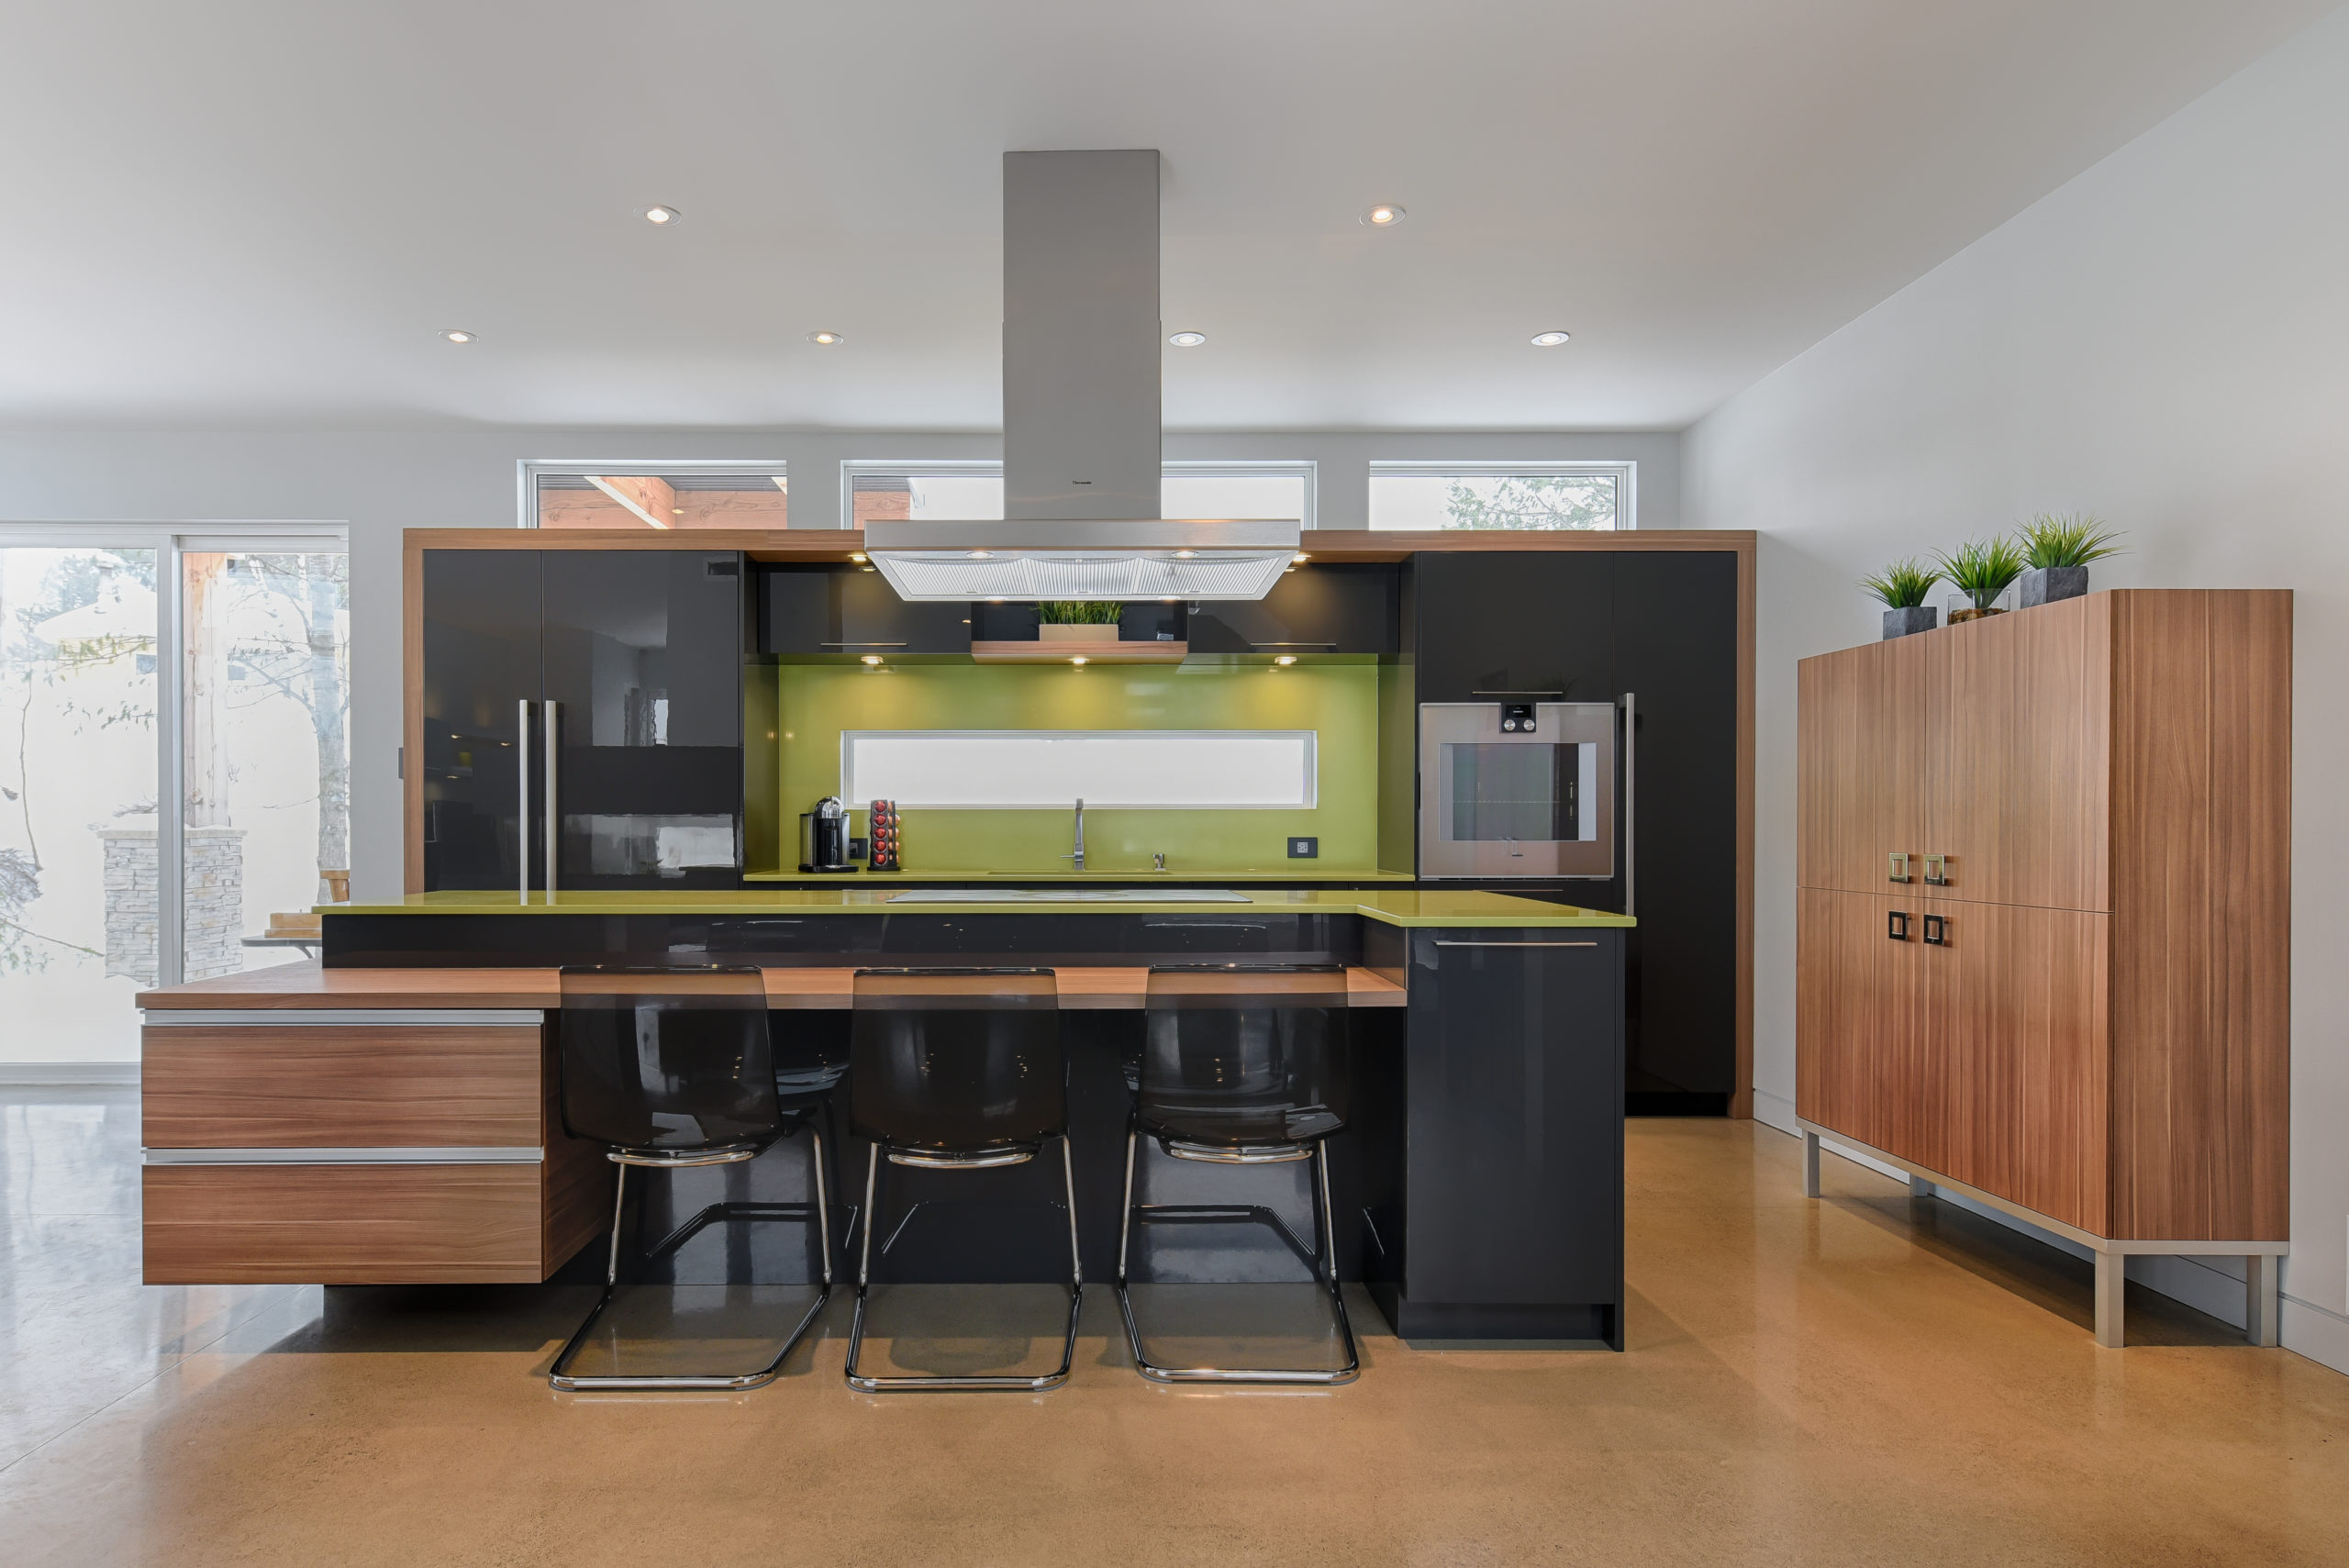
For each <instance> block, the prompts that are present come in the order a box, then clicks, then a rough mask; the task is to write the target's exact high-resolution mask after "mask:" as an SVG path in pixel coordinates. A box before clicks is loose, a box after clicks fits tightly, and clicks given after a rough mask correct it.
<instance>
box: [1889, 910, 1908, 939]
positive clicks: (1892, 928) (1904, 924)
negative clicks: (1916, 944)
mask: <svg viewBox="0 0 2349 1568" xmlns="http://www.w3.org/2000/svg"><path fill="white" fill-rule="evenodd" d="M1884 934H1885V935H1886V936H1887V937H1890V938H1891V939H1892V940H1894V941H1896V942H1905V941H1907V940H1909V911H1908V910H1906V909H1895V910H1894V911H1893V912H1892V913H1891V914H1890V915H1888V916H1887V917H1885V922H1884Z"/></svg>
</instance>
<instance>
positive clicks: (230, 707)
mask: <svg viewBox="0 0 2349 1568" xmlns="http://www.w3.org/2000/svg"><path fill="white" fill-rule="evenodd" d="M159 590H160V591H159ZM349 641H350V573H349V568H348V557H347V556H346V555H345V554H344V552H343V549H342V545H341V541H340V539H337V538H335V537H333V536H331V535H321V534H319V533H318V532H317V531H316V530H311V531H309V532H306V533H286V534H277V533H271V532H262V533H257V534H253V535H239V536H238V537H237V538H234V539H199V538H194V537H190V536H182V535H173V534H171V533H168V532H164V531H161V530H151V529H142V528H95V527H90V528H70V527H60V528H45V529H41V530H38V531H34V530H25V531H22V532H0V1019H5V1020H6V1023H5V1027H0V1074H6V1073H9V1072H10V1070H11V1068H12V1066H13V1067H15V1068H17V1070H19V1071H20V1072H21V1070H22V1068H23V1065H24V1064H26V1063H55V1064H61V1065H70V1064H86V1063H91V1062H121V1063H125V1064H128V1063H131V1062H136V1061H137V1059H138V1054H139V1029H138V1015H137V1012H136V1010H135V1009H134V1008H133V1006H132V1005H131V998H132V997H133V996H134V995H136V994H137V993H138V992H139V991H142V990H146V989H148V988H150V987H152V986H156V985H168V984H176V983H177V982H178V981H180V980H182V979H190V980H194V979H202V978H206V977H208V976H211V975H217V974H228V973H236V972H238V971H239V970H242V969H248V968H254V967H259V966H261V965H263V964H268V963H281V962H298V961H300V960H303V959H305V958H306V957H308V956H310V954H311V953H312V952H314V951H316V936H315V925H314V923H312V922H313V921H314V917H311V916H310V914H309V911H310V909H311V907H312V906H314V905H316V904H317V903H318V902H320V901H321V900H322V899H324V898H325V897H327V896H328V893H327V892H326V891H325V889H326V888H327V887H328V886H340V885H341V881H340V879H341V878H342V877H344V876H345V875H347V873H346V872H345V870H344V868H346V867H347V866H348V865H349V863H350V853H349V843H350V809H349V800H350V784H349V780H350V745H349V740H348V728H349V716H350V699H349V689H350V657H349ZM174 800H175V809H171V810H159V809H158V806H159V804H160V803H161V802H165V801H174ZM322 873H336V875H335V878H334V879H332V880H329V879H328V877H326V876H325V875H324V874H322ZM304 938H308V939H309V940H308V941H306V942H305V941H304V940H302V939H304Z"/></svg>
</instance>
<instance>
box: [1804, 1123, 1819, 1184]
mask: <svg viewBox="0 0 2349 1568" xmlns="http://www.w3.org/2000/svg"><path fill="white" fill-rule="evenodd" d="M1802 1195H1803V1196H1805V1197H1817V1196H1818V1195H1819V1134H1817V1133H1815V1132H1806V1133H1804V1134H1803V1135H1802Z"/></svg>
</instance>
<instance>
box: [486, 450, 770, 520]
mask: <svg viewBox="0 0 2349 1568" xmlns="http://www.w3.org/2000/svg"><path fill="white" fill-rule="evenodd" d="M515 468H516V479H515V497H514V526H515V527H516V528H537V527H538V526H539V475H540V474H542V473H551V474H560V475H562V477H563V478H566V479H586V478H591V477H593V476H594V475H596V474H598V473H763V474H765V475H766V476H767V477H768V478H769V479H782V480H786V481H787V480H789V479H790V477H791V472H790V469H789V467H788V466H787V465H786V464H785V462H784V461H783V459H781V458H779V457H774V458H729V459H723V460H721V459H718V458H707V457H695V458H674V457H651V458H627V459H622V458H583V459H580V460H578V461H576V462H567V461H566V462H558V461H556V460H554V459H552V458H525V459H524V460H523V461H522V462H519V463H518V464H516V465H515ZM783 493H784V494H785V495H790V494H791V489H790V486H789V485H788V484H785V486H784V490H783ZM621 531H622V532H626V531H627V530H626V529H622V530H621ZM680 531H683V532H691V531H692V530H691V529H684V530H680Z"/></svg>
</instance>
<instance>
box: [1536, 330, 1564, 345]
mask: <svg viewBox="0 0 2349 1568" xmlns="http://www.w3.org/2000/svg"><path fill="white" fill-rule="evenodd" d="M1569 336H1570V334H1568V333H1564V332H1536V333H1535V334H1533V346H1534V347H1535V348H1537V349H1554V348H1556V347H1557V346H1558V345H1559V344H1561V343H1563V342H1564V341H1565V340H1566V339H1567V338H1568V337H1569Z"/></svg>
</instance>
